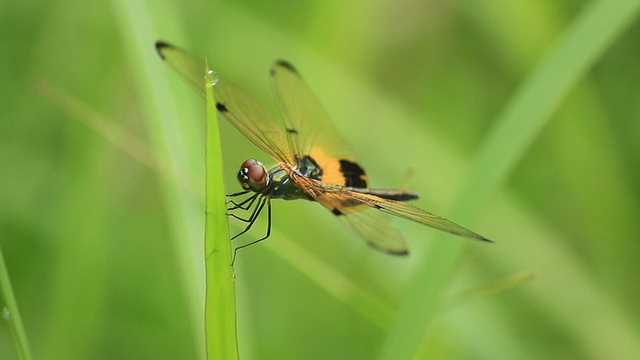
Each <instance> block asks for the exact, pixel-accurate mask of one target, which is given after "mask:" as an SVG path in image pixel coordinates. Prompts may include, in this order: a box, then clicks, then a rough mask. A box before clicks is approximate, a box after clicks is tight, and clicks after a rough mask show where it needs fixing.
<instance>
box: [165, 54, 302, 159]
mask: <svg viewBox="0 0 640 360" xmlns="http://www.w3.org/2000/svg"><path fill="white" fill-rule="evenodd" d="M156 49H157V51H158V54H160V57H161V58H162V59H163V60H164V61H165V62H166V63H167V64H168V65H169V66H170V67H172V68H173V69H174V70H175V71H176V72H177V73H178V74H179V75H180V76H182V78H183V79H184V80H185V81H186V82H187V83H189V84H190V85H191V86H193V87H194V88H195V89H196V90H197V91H198V92H199V93H200V94H201V95H202V96H204V94H205V88H204V83H205V80H204V72H205V64H204V61H199V60H197V59H196V58H194V57H193V56H191V55H189V54H188V53H187V52H185V51H183V50H181V49H179V48H176V47H175V46H173V45H169V44H167V43H164V42H157V43H156ZM213 90H214V96H215V100H216V108H217V109H218V112H219V113H220V114H221V115H222V116H223V117H225V118H226V119H227V120H229V122H231V124H233V126H235V127H236V128H237V129H238V130H240V132H241V133H243V134H244V135H245V136H246V137H247V138H249V140H251V141H252V142H253V143H254V144H256V145H257V146H258V147H259V148H260V149H262V150H263V151H264V152H266V153H267V154H269V155H271V156H272V157H273V158H274V159H276V160H278V161H282V162H286V163H289V164H295V155H294V153H293V152H292V150H291V146H290V145H289V143H288V141H287V135H286V133H285V130H284V128H283V126H282V122H281V121H279V120H278V119H277V117H275V116H274V115H273V114H272V113H270V112H269V111H268V110H266V109H265V108H264V107H263V106H262V105H260V103H258V102H257V101H255V100H253V99H252V98H251V97H250V96H248V95H246V94H245V93H244V92H242V91H241V90H240V89H238V88H237V87H236V86H234V85H233V84H232V83H231V82H229V81H227V79H225V78H224V77H222V76H219V75H218V76H217V81H216V83H215V85H214V87H213Z"/></svg>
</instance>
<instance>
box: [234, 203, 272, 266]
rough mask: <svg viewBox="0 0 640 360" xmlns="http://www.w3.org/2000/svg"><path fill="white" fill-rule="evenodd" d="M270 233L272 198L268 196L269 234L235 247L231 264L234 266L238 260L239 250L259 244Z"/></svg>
mask: <svg viewBox="0 0 640 360" xmlns="http://www.w3.org/2000/svg"><path fill="white" fill-rule="evenodd" d="M263 205H264V204H263ZM269 235H271V199H270V198H267V234H266V235H265V236H263V237H261V238H260V239H258V240H254V241H252V242H250V243H248V244H244V245H240V246H238V247H237V248H235V249H233V258H232V259H231V266H233V264H234V263H235V262H236V255H237V253H238V250H240V249H243V248H246V247H247V246H251V245H253V244H257V243H259V242H260V241H263V240H266V239H267V238H268V237H269Z"/></svg>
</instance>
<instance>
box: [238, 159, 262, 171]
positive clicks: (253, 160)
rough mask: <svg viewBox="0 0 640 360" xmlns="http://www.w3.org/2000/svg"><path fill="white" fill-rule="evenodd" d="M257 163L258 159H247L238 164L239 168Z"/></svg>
mask: <svg viewBox="0 0 640 360" xmlns="http://www.w3.org/2000/svg"><path fill="white" fill-rule="evenodd" d="M258 164H259V163H258V160H256V159H247V160H245V161H244V162H243V163H242V165H240V168H241V169H243V168H250V167H251V166H253V165H258Z"/></svg>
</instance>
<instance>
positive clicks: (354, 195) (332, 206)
mask: <svg viewBox="0 0 640 360" xmlns="http://www.w3.org/2000/svg"><path fill="white" fill-rule="evenodd" d="M291 178H292V179H293V180H294V182H295V183H296V185H298V186H299V187H301V188H302V189H304V190H305V191H306V192H307V193H308V194H309V195H310V196H311V197H313V198H314V199H315V200H316V201H318V202H319V203H320V204H322V205H323V206H324V207H326V208H328V209H329V210H331V212H332V213H334V214H335V215H337V216H338V217H340V218H343V221H344V222H346V223H347V225H348V226H349V227H350V228H352V229H354V230H355V231H356V233H358V235H360V236H361V237H363V238H365V240H367V241H368V242H370V243H372V244H373V245H374V246H376V247H379V248H381V249H384V250H386V251H389V252H394V251H399V250H401V249H405V252H406V244H405V243H404V240H402V237H401V236H398V235H396V231H395V230H393V231H392V230H387V229H388V228H389V226H388V218H387V217H386V216H381V215H385V214H388V215H394V216H398V217H401V218H403V219H407V220H411V221H415V222H417V223H420V224H423V225H427V226H430V227H432V228H435V229H438V230H442V231H446V232H448V233H451V234H455V235H459V236H463V237H467V238H471V239H476V240H482V241H488V242H491V240H489V239H487V238H485V237H484V236H482V235H479V234H477V233H475V232H473V231H471V230H468V229H466V228H464V227H462V226H460V225H458V224H456V223H454V222H453V221H450V220H447V219H445V218H443V217H440V216H438V215H435V214H432V213H430V212H427V211H425V210H422V209H420V208H417V207H415V206H412V205H410V204H408V203H406V202H402V201H397V200H390V199H384V198H381V197H379V196H376V195H373V194H368V193H363V192H358V191H357V189H352V188H347V187H344V186H340V185H335V184H328V183H324V182H322V181H317V180H314V179H310V178H307V177H304V176H301V175H299V174H296V173H292V176H291ZM376 214H378V215H376ZM385 218H386V219H385ZM367 229H371V230H367ZM376 232H380V234H379V235H378V234H376Z"/></svg>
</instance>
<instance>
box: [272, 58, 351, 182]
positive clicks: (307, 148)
mask: <svg viewBox="0 0 640 360" xmlns="http://www.w3.org/2000/svg"><path fill="white" fill-rule="evenodd" d="M271 87H272V89H273V94H274V96H275V99H276V102H277V103H278V107H279V109H280V114H281V115H282V120H283V122H284V124H285V127H286V128H287V129H288V130H289V131H291V132H295V133H293V135H294V136H292V138H291V139H290V140H291V143H292V147H293V150H294V152H295V153H296V155H298V156H299V158H301V157H303V156H305V155H309V156H311V157H312V158H314V160H316V161H317V162H318V163H319V164H320V165H321V167H323V168H327V169H331V168H333V167H335V166H333V165H334V164H331V163H329V162H330V161H334V162H337V161H339V160H344V161H348V162H349V163H354V161H355V159H354V156H353V153H352V151H351V150H350V149H349V147H348V146H347V145H346V142H345V141H344V140H343V139H342V137H341V136H340V134H339V133H338V131H337V130H336V129H335V127H334V126H333V124H332V123H331V120H330V119H329V115H328V114H327V112H326V111H325V109H324V107H323V106H322V104H321V103H320V101H319V100H318V98H316V96H315V95H314V94H313V92H312V91H311V89H310V88H309V86H308V85H307V84H306V83H305V82H304V80H303V79H302V77H301V76H300V74H299V73H298V71H297V70H296V69H295V68H294V67H293V65H291V64H290V63H288V62H286V61H284V60H279V61H276V62H275V63H274V64H273V66H272V67H271ZM321 163H324V164H321ZM322 165H324V166H322ZM338 167H339V166H338ZM358 167H359V166H358ZM328 175H329V177H331V176H333V175H336V176H338V175H339V174H328ZM323 180H324V181H328V180H326V179H324V178H323ZM328 182H333V183H337V184H343V182H342V181H340V179H339V178H338V179H335V181H328Z"/></svg>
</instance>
